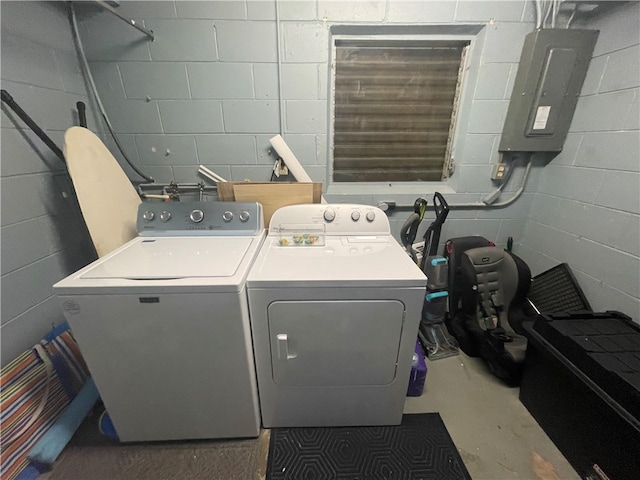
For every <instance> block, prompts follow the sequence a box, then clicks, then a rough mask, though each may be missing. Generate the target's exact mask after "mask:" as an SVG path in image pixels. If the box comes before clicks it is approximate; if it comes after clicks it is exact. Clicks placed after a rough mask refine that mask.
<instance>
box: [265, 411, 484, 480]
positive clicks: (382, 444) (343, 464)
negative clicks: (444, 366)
mask: <svg viewBox="0 0 640 480" xmlns="http://www.w3.org/2000/svg"><path fill="white" fill-rule="evenodd" d="M470 478H471V477H470V476H469V472H468V471H467V469H466V468H465V466H464V464H463V463H462V459H461V458H460V454H459V453H458V450H457V448H456V446H455V445H454V443H453V440H451V437H450V435H449V432H448V431H447V428H446V427H445V425H444V422H443V421H442V418H440V415H439V414H438V413H421V414H413V415H405V416H404V417H403V418H402V424H401V425H398V426H388V427H336V428H328V427H321V428H274V429H272V430H271V441H270V446H269V460H268V463H267V480H285V479H288V480H299V479H313V480H324V479H326V480H329V479H331V480H347V479H349V480H356V479H357V480H383V479H384V480H396V479H397V480H418V479H421V480H428V479H433V480H446V479H470Z"/></svg>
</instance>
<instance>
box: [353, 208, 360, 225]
mask: <svg viewBox="0 0 640 480" xmlns="http://www.w3.org/2000/svg"><path fill="white" fill-rule="evenodd" d="M351 220H353V221H354V222H357V221H358V220H360V212H359V211H357V210H354V211H353V212H351Z"/></svg>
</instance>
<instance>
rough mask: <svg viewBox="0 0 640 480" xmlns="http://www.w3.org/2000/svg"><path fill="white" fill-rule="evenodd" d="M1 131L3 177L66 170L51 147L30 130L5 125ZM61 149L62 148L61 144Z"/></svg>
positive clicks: (0, 163)
mask: <svg viewBox="0 0 640 480" xmlns="http://www.w3.org/2000/svg"><path fill="white" fill-rule="evenodd" d="M4 123H5V122H4V119H3V124H4ZM7 123H8V122H7ZM1 131H2V162H0V171H1V174H2V176H3V177H10V176H14V175H25V174H31V173H42V172H48V171H49V170H50V169H51V168H54V169H57V170H63V169H64V168H65V167H64V164H63V163H62V162H61V161H60V160H59V159H58V157H56V156H55V154H54V153H53V152H52V151H51V150H50V149H49V147H47V146H46V145H45V144H44V143H42V141H41V140H40V139H39V138H38V137H37V135H36V134H35V133H33V132H31V131H29V130H23V131H19V130H17V129H15V128H8V127H5V126H4V125H3V128H2V129H1ZM25 136H26V137H27V138H26V139H25ZM60 148H62V145H61V144H60Z"/></svg>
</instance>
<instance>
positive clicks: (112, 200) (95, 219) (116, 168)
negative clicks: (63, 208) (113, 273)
mask: <svg viewBox="0 0 640 480" xmlns="http://www.w3.org/2000/svg"><path fill="white" fill-rule="evenodd" d="M64 156H65V158H66V160H67V168H68V169H69V174H70V175H71V180H72V181H73V187H74V188H75V191H76V194H77V196H78V202H79V203H80V208H81V210H82V216H83V217H84V220H85V222H86V224H87V228H88V229H89V234H90V235H91V240H92V241H93V244H94V246H95V248H96V251H97V252H98V256H100V257H102V256H104V255H106V254H107V253H109V252H111V251H113V250H115V249H116V248H118V247H120V246H121V245H124V244H125V243H126V242H128V241H129V240H131V239H132V238H135V237H136V236H137V235H138V233H137V230H136V216H137V214H138V205H139V204H140V196H139V195H138V193H137V192H136V189H135V188H134V187H133V184H132V183H131V181H130V180H129V178H127V175H126V174H125V173H124V171H123V170H122V167H120V165H119V164H118V161H117V160H116V159H115V158H114V157H113V155H112V154H111V152H110V151H109V150H108V149H107V147H106V146H105V145H104V143H102V140H100V139H99V138H98V137H97V136H96V135H95V134H94V133H93V132H91V131H90V130H87V129H86V128H83V127H71V128H69V129H68V130H67V131H66V133H65V135H64Z"/></svg>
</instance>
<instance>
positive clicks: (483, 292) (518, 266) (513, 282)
mask: <svg viewBox="0 0 640 480" xmlns="http://www.w3.org/2000/svg"><path fill="white" fill-rule="evenodd" d="M460 282H461V283H460V285H459V287H460V291H461V307H460V310H459V312H458V314H457V318H454V319H452V322H453V323H455V324H457V325H459V326H461V327H463V328H464V331H465V333H466V334H467V335H468V341H467V342H465V346H467V347H470V351H469V352H467V351H465V353H467V354H468V355H473V356H476V355H477V356H480V357H482V358H483V359H484V360H485V361H486V362H487V364H488V365H489V368H490V369H491V371H492V372H493V373H494V374H495V375H496V376H497V377H499V378H501V379H502V380H504V381H505V382H506V383H507V384H510V385H516V384H518V383H519V381H520V376H521V371H522V362H523V361H524V357H525V352H526V349H527V339H526V337H524V336H522V335H519V334H518V333H516V331H515V330H514V328H513V326H512V324H511V323H510V318H511V317H512V316H514V315H513V312H512V310H513V311H515V310H517V308H516V307H517V306H518V305H520V304H523V303H524V302H525V300H526V295H527V292H528V289H529V285H530V283H531V271H530V270H529V267H528V266H527V265H526V263H525V262H524V261H522V260H521V259H519V258H518V257H516V256H515V255H513V254H511V253H509V252H506V251H504V250H502V249H501V248H496V247H491V246H490V247H479V248H472V249H470V250H466V251H464V252H463V253H462V256H461V261H460ZM461 347H462V343H461Z"/></svg>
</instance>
